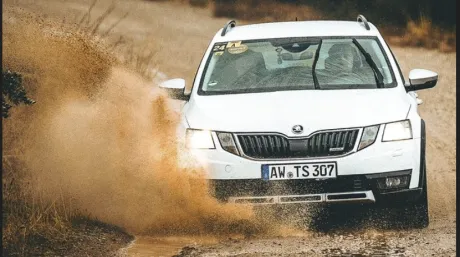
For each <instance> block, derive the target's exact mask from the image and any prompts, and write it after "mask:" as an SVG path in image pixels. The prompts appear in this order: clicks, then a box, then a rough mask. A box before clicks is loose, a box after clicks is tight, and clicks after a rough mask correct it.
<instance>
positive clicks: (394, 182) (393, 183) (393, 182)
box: [385, 177, 401, 187]
mask: <svg viewBox="0 0 460 257" xmlns="http://www.w3.org/2000/svg"><path fill="white" fill-rule="evenodd" d="M385 184H386V186H387V187H398V186H399V185H400V184H401V179H399V178H398V177H396V178H387V179H386V180H385Z"/></svg>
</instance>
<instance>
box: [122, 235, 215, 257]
mask: <svg viewBox="0 0 460 257" xmlns="http://www.w3.org/2000/svg"><path fill="white" fill-rule="evenodd" d="M217 243H218V240H217V239H216V238H213V237H150V236H139V237H136V239H135V241H134V242H133V243H132V244H131V245H130V246H128V247H127V248H126V254H127V256H130V257H152V256H158V257H160V256H165V257H166V256H173V255H175V254H178V253H179V251H180V250H181V249H182V248H183V247H184V246H185V245H190V246H193V245H203V246H206V245H212V244H217Z"/></svg>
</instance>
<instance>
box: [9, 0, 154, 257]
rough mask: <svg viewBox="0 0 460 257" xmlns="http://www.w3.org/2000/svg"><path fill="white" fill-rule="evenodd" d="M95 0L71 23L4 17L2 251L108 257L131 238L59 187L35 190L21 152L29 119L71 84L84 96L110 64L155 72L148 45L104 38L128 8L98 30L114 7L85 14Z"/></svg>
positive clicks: (29, 133) (32, 126) (30, 131)
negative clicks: (53, 189) (82, 205)
mask: <svg viewBox="0 0 460 257" xmlns="http://www.w3.org/2000/svg"><path fill="white" fill-rule="evenodd" d="M96 2H97V0H96V1H94V2H93V4H92V5H91V6H89V8H88V11H87V13H86V14H85V15H83V16H82V17H81V19H80V20H78V21H73V23H74V24H76V26H74V25H69V24H65V22H64V21H62V22H61V23H59V22H58V23H56V22H53V21H44V20H42V19H41V18H40V17H32V16H24V15H22V14H17V13H16V14H13V13H8V14H7V15H12V16H13V18H12V19H13V20H14V22H8V18H6V19H4V20H3V28H4V29H3V32H2V36H3V38H4V40H3V46H4V47H3V50H2V52H3V58H2V59H3V60H2V77H3V78H2V123H3V124H2V129H3V132H2V139H3V145H2V146H3V147H2V151H3V152H2V210H3V215H2V242H3V244H2V245H3V247H2V256H32V255H33V256H36V255H40V256H42V255H43V256H48V255H49V256H64V255H65V256H87V255H88V254H89V255H90V256H107V255H113V254H114V253H115V251H117V250H118V248H120V247H121V246H122V245H126V244H127V243H128V242H129V241H131V240H132V239H133V237H132V236H131V235H129V234H128V233H127V232H126V231H125V230H124V229H121V228H119V227H116V226H112V225H110V224H106V223H103V222H100V221H98V220H97V219H96V218H94V217H92V216H91V215H90V214H89V213H88V212H87V211H86V210H81V209H78V208H77V207H76V204H75V199H74V198H73V197H72V195H66V193H64V191H65V190H62V191H59V192H55V191H54V192H51V193H50V192H46V190H42V188H40V187H41V185H40V183H38V182H37V180H36V178H35V177H34V170H32V169H31V167H30V166H27V165H25V162H26V161H27V158H28V157H27V155H26V154H25V152H26V151H27V150H28V148H29V147H30V145H31V144H34V143H35V142H31V141H30V139H31V138H33V137H34V133H36V132H37V131H38V130H40V128H39V127H36V125H37V124H39V123H36V122H35V123H34V122H31V121H32V120H37V119H40V118H42V117H43V118H46V117H47V113H46V112H49V111H50V110H49V109H52V108H49V105H52V104H56V105H58V103H59V102H61V101H65V98H68V97H73V96H70V95H72V94H77V93H78V92H77V90H74V89H75V88H76V87H80V88H79V89H78V91H79V92H85V93H84V96H83V97H88V98H91V97H92V95H93V94H95V93H96V92H97V90H98V85H100V84H102V81H104V80H105V79H106V78H107V76H108V74H109V70H110V68H111V66H112V65H113V64H114V63H118V64H121V65H124V66H125V67H127V68H128V69H131V70H133V71H135V72H136V73H138V74H140V75H142V76H143V77H146V78H152V77H153V76H155V73H154V72H153V71H154V69H153V68H152V67H155V63H154V62H155V58H154V57H155V51H154V50H153V49H154V48H147V47H145V46H142V45H141V46H136V47H135V46H134V44H132V43H131V42H129V41H127V40H125V39H123V38H120V39H119V40H118V41H114V42H109V43H107V42H106V40H105V39H107V37H108V36H109V35H110V33H111V31H112V30H113V29H114V28H115V27H116V26H117V25H118V24H119V23H120V22H122V20H123V19H124V17H126V16H127V15H128V13H126V14H125V15H124V16H122V17H121V18H120V19H119V20H117V21H116V22H115V23H113V24H112V25H111V26H110V27H109V28H105V29H102V26H101V24H102V23H103V22H104V21H105V19H107V17H109V16H110V14H111V13H112V12H113V11H114V10H115V8H116V6H115V5H111V6H109V7H108V8H107V10H106V11H105V12H104V13H103V14H102V15H100V16H98V17H92V15H91V11H92V8H93V7H94V4H96ZM15 15H17V16H15ZM117 57H118V58H117ZM63 84H64V85H66V86H62V85H63ZM39 88H40V90H39ZM43 88H46V89H43ZM63 89H64V90H63ZM39 91H40V93H38V92H39ZM69 92H70V93H69ZM47 105H48V107H46V108H47V109H45V107H43V106H47ZM51 111H52V110H51ZM37 134H38V135H39V133H37ZM42 154H43V155H46V149H43V153H42ZM61 188H65V185H61ZM50 194H52V195H50Z"/></svg>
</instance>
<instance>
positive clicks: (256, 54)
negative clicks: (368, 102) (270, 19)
mask: <svg viewBox="0 0 460 257" xmlns="http://www.w3.org/2000/svg"><path fill="white" fill-rule="evenodd" d="M366 55H367V56H366ZM366 57H367V58H366ZM203 74H204V76H203V77H202V79H201V83H200V86H199V89H198V93H199V94H201V95H206V94H233V93H252V92H271V91H287V90H331V89H332V90H334V89H372V88H382V87H383V88H389V87H395V86H396V83H395V82H394V75H393V73H392V70H391V68H390V66H389V63H388V60H387V58H386V56H385V54H384V52H383V51H382V48H381V46H380V44H379V42H378V40H377V38H374V37H372V38H369V37H366V38H359V37H349V38H344V37H341V38H337V39H334V38H278V39H263V40H248V41H236V42H220V43H216V44H215V45H214V46H213V48H212V51H211V54H210V55H209V57H208V60H207V62H206V66H205V71H204V73H203Z"/></svg>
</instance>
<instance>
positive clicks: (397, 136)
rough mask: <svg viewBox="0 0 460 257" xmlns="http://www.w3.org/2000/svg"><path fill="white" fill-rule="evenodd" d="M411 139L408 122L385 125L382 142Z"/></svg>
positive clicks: (410, 128) (410, 129)
mask: <svg viewBox="0 0 460 257" xmlns="http://www.w3.org/2000/svg"><path fill="white" fill-rule="evenodd" d="M406 139H412V127H411V125H410V121H409V120H404V121H398V122H393V123H388V124H385V129H384V131H383V138H382V141H383V142H388V141H397V140H406Z"/></svg>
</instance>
